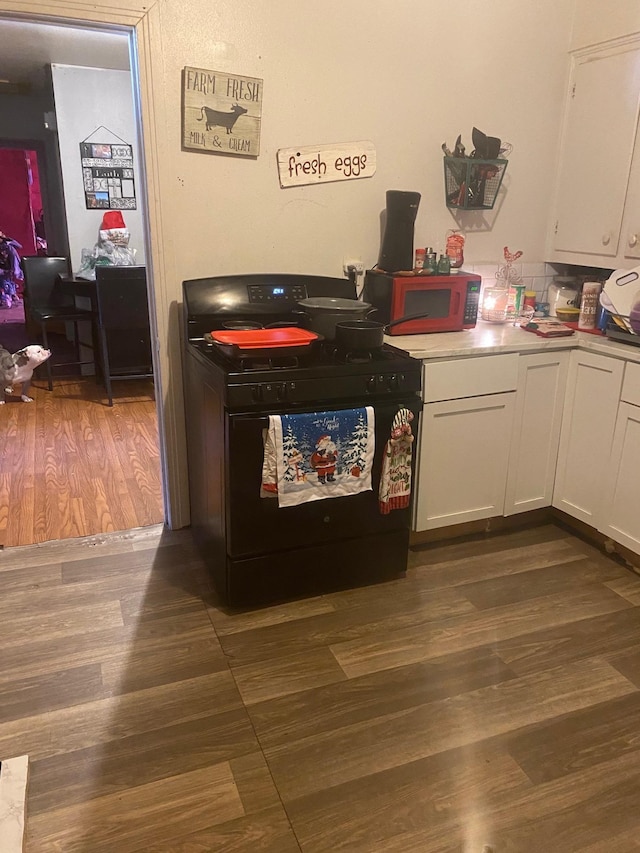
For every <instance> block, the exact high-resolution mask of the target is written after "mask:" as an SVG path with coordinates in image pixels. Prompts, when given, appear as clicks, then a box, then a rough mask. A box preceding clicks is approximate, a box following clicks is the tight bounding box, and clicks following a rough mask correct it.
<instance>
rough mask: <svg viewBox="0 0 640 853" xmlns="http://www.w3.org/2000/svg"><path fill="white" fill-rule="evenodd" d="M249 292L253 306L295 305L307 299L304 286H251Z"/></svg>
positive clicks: (248, 288)
mask: <svg viewBox="0 0 640 853" xmlns="http://www.w3.org/2000/svg"><path fill="white" fill-rule="evenodd" d="M247 291H248V295H249V302H250V303H251V304H252V305H266V304H269V303H276V304H277V305H282V304H284V305H295V304H296V303H297V302H298V301H299V300H300V299H306V298H307V288H306V287H305V286H304V284H250V285H248V287H247Z"/></svg>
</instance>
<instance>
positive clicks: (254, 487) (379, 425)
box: [226, 397, 422, 559]
mask: <svg viewBox="0 0 640 853" xmlns="http://www.w3.org/2000/svg"><path fill="white" fill-rule="evenodd" d="M353 405H354V407H355V406H359V405H371V401H367V402H360V403H354V404H353ZM401 406H404V407H405V408H408V409H410V410H411V411H412V412H413V414H414V420H413V421H412V424H411V426H412V431H413V434H414V436H415V435H417V428H418V416H419V412H420V408H421V406H422V404H421V402H420V400H419V398H417V397H413V398H411V399H408V400H406V399H403V400H401V401H395V402H393V403H391V402H385V403H384V404H377V405H374V415H375V457H374V465H373V470H372V486H373V489H372V491H367V492H360V493H359V494H356V495H350V496H347V497H338V498H326V499H324V500H316V501H311V502H309V503H303V504H299V505H297V506H292V507H283V508H280V507H279V506H278V500H277V498H274V497H269V498H263V497H260V486H261V479H262V462H263V456H264V446H263V430H264V429H267V428H268V426H269V419H268V417H265V415H257V414H254V415H251V414H227V415H226V449H227V455H226V462H227V464H226V487H227V502H226V510H227V511H226V541H227V554H228V556H229V557H231V558H232V559H238V558H245V557H249V556H256V555H261V554H271V553H276V552H282V551H289V550H293V549H297V548H306V547H309V546H312V545H316V544H320V543H325V542H331V541H337V540H348V539H355V538H359V537H362V536H367V535H369V534H380V533H384V532H387V531H389V532H390V531H395V530H399V529H407V530H408V529H409V527H410V521H411V510H410V507H409V508H407V509H397V510H393V511H392V512H390V513H389V514H388V515H383V514H381V512H380V507H379V504H378V487H379V483H380V472H381V469H382V460H383V454H384V448H385V444H386V442H387V439H388V438H389V435H390V431H391V425H392V422H393V418H394V417H395V415H396V413H397V411H398V409H399V408H400V407H401ZM326 408H327V409H328V408H330V406H328V405H327V406H326ZM344 408H351V407H344ZM321 410H322V409H320V408H318V409H316V410H315V411H321ZM334 410H336V411H337V410H339V409H337V408H336V409H334ZM312 411H313V410H312ZM414 448H415V442H414ZM413 455H414V460H413V466H414V467H415V450H414V454H413Z"/></svg>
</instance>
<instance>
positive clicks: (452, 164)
mask: <svg viewBox="0 0 640 853" xmlns="http://www.w3.org/2000/svg"><path fill="white" fill-rule="evenodd" d="M508 162H509V161H508V160H476V159H474V158H472V157H445V158H444V192H445V199H446V202H447V207H449V208H452V209H456V210H491V209H492V208H493V206H494V204H495V203H496V198H497V197H498V190H499V189H500V186H501V184H502V179H503V178H504V173H505V172H506V170H507V163H508Z"/></svg>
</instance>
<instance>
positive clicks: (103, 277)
mask: <svg viewBox="0 0 640 853" xmlns="http://www.w3.org/2000/svg"><path fill="white" fill-rule="evenodd" d="M96 304H97V308H98V324H99V325H100V326H102V328H103V329H117V330H123V329H147V330H148V329H149V301H148V299H147V272H146V268H145V267H142V266H136V267H132V266H126V267H119V266H104V267H102V266H97V267H96Z"/></svg>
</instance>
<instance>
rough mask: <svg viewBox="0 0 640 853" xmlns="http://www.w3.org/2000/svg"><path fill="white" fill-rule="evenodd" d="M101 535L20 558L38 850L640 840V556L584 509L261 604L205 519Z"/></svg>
mask: <svg viewBox="0 0 640 853" xmlns="http://www.w3.org/2000/svg"><path fill="white" fill-rule="evenodd" d="M90 541H91V544H87V542H86V541H84V540H68V541H66V542H57V543H51V544H47V545H44V546H32V547H24V548H14V549H11V550H9V551H5V552H4V553H2V554H0V610H1V611H2V612H1V614H0V615H1V618H0V634H1V637H0V643H1V645H0V648H1V649H2V653H1V656H0V691H1V696H2V701H1V702H0V758H9V757H11V756H14V755H20V754H25V753H26V754H28V755H29V756H30V762H31V777H30V789H29V796H28V805H27V838H28V840H27V853H45V851H46V853H53V852H54V851H55V853H107V851H108V853H135V852H136V851H144V853H210V851H213V853H245V851H246V853H254V851H268V853H294V851H297V853H301V851H302V853H330V851H331V853H333V851H345V853H482V851H485V850H492V851H495V853H538V851H545V853H578V852H579V853H631V851H636V853H638V851H640V809H638V800H639V799H640V736H639V735H638V718H639V717H638V715H639V714H640V578H639V577H637V576H636V575H635V574H634V573H633V572H632V571H630V570H629V569H627V568H625V567H623V566H622V565H619V564H618V563H617V562H614V561H613V560H612V559H611V558H609V557H607V556H605V555H604V554H601V553H600V552H599V551H598V550H596V549H595V548H594V547H592V546H590V545H588V544H586V543H584V542H583V541H582V540H580V539H578V538H576V537H574V536H572V535H570V534H568V533H566V532H565V531H564V530H562V529H561V528H559V527H556V526H555V525H552V524H548V525H544V526H541V527H538V528H536V529H529V530H522V531H517V532H510V533H505V534H502V535H498V536H493V537H487V538H481V539H478V540H475V541H465V542H460V543H453V544H440V545H431V546H429V547H425V548H423V549H421V550H414V551H412V553H411V558H410V569H409V572H408V575H407V577H406V578H405V579H403V580H398V581H394V582H391V583H387V584H383V585H379V586H373V587H367V588H362V589H357V590H348V591H344V592H339V593H335V594H332V595H326V596H322V597H319V598H314V599H307V600H304V601H299V602H293V603H287V604H283V605H279V606H275V607H270V608H267V609H264V610H254V611H252V612H244V613H229V612H225V610H224V609H222V608H220V607H219V606H218V604H217V603H216V601H215V596H214V594H213V593H212V591H211V589H210V587H209V582H208V578H207V573H206V571H205V570H204V568H203V566H202V563H201V561H200V559H199V558H198V556H197V555H196V553H195V550H194V548H193V546H192V544H191V539H190V534H189V532H188V531H179V532H174V533H168V532H166V531H164V530H163V529H162V528H161V527H151V528H147V529H145V530H142V531H131V532H129V533H122V534H111V535H105V536H103V537H98V538H97V539H96V538H94V539H92V540H90ZM0 847H1V845H0Z"/></svg>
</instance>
